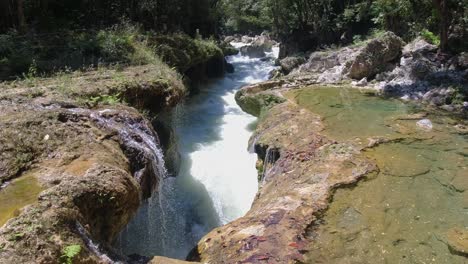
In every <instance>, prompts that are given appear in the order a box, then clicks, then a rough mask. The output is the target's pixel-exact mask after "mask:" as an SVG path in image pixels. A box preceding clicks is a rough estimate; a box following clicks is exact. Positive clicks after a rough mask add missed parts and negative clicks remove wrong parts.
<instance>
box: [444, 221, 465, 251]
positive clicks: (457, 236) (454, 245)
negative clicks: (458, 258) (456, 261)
mask: <svg viewBox="0 0 468 264" xmlns="http://www.w3.org/2000/svg"><path fill="white" fill-rule="evenodd" d="M447 244H448V246H449V248H450V250H451V251H452V252H453V253H454V254H457V255H462V256H466V257H468V231H467V230H466V229H461V228H453V229H451V230H449V231H448V232H447Z"/></svg>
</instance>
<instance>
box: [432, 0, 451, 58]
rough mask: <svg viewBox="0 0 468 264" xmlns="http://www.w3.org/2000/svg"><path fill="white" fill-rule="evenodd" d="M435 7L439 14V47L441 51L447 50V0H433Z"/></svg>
mask: <svg viewBox="0 0 468 264" xmlns="http://www.w3.org/2000/svg"><path fill="white" fill-rule="evenodd" d="M433 3H434V6H435V9H436V11H437V13H438V15H439V19H440V21H439V34H440V46H439V49H440V51H442V52H446V51H448V48H449V47H448V28H449V22H448V8H447V0H433Z"/></svg>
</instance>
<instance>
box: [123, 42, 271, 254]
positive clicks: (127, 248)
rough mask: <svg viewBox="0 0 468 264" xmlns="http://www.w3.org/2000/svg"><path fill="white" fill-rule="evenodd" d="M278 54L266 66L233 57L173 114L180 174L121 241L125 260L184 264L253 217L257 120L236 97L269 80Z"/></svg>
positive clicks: (170, 179)
mask: <svg viewBox="0 0 468 264" xmlns="http://www.w3.org/2000/svg"><path fill="white" fill-rule="evenodd" d="M234 46H235V47H240V46H242V45H241V44H239V43H234ZM277 54H278V48H274V49H273V51H272V52H270V53H268V54H267V56H268V58H263V59H258V58H249V57H246V56H242V55H241V54H238V55H235V56H230V57H228V58H227V60H228V62H230V63H232V64H233V65H234V67H235V72H234V73H231V74H227V75H226V76H225V77H223V78H220V79H216V80H211V81H210V82H208V83H206V84H205V85H203V86H202V87H200V91H199V92H198V93H197V94H196V95H194V96H192V97H191V98H190V100H188V102H187V103H186V104H184V105H180V106H178V107H176V109H175V110H174V113H173V123H174V124H173V128H174V130H175V131H176V136H177V138H178V140H177V142H178V150H179V152H180V155H181V164H180V169H179V174H178V175H177V177H175V178H174V177H168V178H165V179H163V181H162V183H161V185H160V189H159V195H155V196H153V197H152V198H151V199H150V200H149V201H146V202H145V204H143V206H142V207H141V208H140V210H139V212H138V213H137V216H136V217H135V218H134V219H133V220H132V222H131V223H130V224H129V225H128V226H127V228H126V230H124V231H123V232H122V234H121V237H120V238H119V239H118V241H117V242H116V247H117V248H119V249H120V250H121V253H123V254H126V255H130V254H135V253H136V254H139V255H146V256H154V255H163V256H168V257H173V258H180V259H184V258H185V257H186V256H187V254H188V253H189V252H190V250H192V249H193V247H194V246H195V245H196V243H197V242H198V241H199V240H200V239H201V238H202V237H203V236H204V235H205V234H206V233H208V232H209V231H211V230H212V229H213V228H215V227H217V226H220V225H223V224H226V223H227V222H229V221H232V220H234V219H236V218H238V217H241V216H242V215H244V214H245V213H246V212H247V211H248V210H249V208H250V206H251V204H252V202H253V199H254V197H255V194H256V192H257V189H258V183H257V171H256V169H255V162H256V155H255V154H253V153H251V152H249V151H248V139H249V137H250V136H251V134H252V127H253V125H254V124H255V122H256V118H255V117H253V116H250V115H248V114H246V113H244V112H243V111H242V110H241V109H240V107H239V106H238V105H237V104H236V101H235V93H236V91H237V90H238V89H240V87H242V86H243V85H246V84H251V83H256V82H260V81H264V80H267V79H268V75H269V72H270V71H271V70H273V69H274V66H273V64H274V59H275V56H276V55H277Z"/></svg>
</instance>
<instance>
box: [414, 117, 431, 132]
mask: <svg viewBox="0 0 468 264" xmlns="http://www.w3.org/2000/svg"><path fill="white" fill-rule="evenodd" d="M416 125H417V126H418V127H420V128H422V129H424V130H432V122H431V120H429V119H422V120H419V121H418V122H417V123H416Z"/></svg>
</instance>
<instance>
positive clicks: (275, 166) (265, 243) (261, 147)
mask: <svg viewBox="0 0 468 264" xmlns="http://www.w3.org/2000/svg"><path fill="white" fill-rule="evenodd" d="M321 127H322V124H321V121H320V117H319V116H317V115H314V114H312V113H310V112H308V111H307V110H304V109H300V108H298V107H297V106H295V105H293V104H291V103H288V102H286V103H283V104H279V105H277V106H274V107H273V108H271V110H269V111H268V112H267V113H266V116H265V117H264V118H263V119H262V121H261V123H260V124H259V127H258V128H257V130H256V132H255V135H254V136H253V139H254V141H253V142H252V144H254V145H255V149H256V152H257V153H258V154H259V158H260V159H262V160H263V163H264V165H263V169H264V171H263V173H262V174H261V178H260V182H261V188H260V190H259V192H258V194H257V197H256V199H255V201H254V204H253V206H252V209H251V210H250V211H249V212H248V213H247V214H246V216H244V217H242V218H240V219H238V220H236V221H234V222H232V223H229V224H228V225H226V226H223V227H220V228H217V229H215V230H213V231H212V232H211V233H209V234H208V235H207V236H205V237H204V238H203V239H202V240H201V241H200V242H199V244H198V252H199V255H200V259H201V262H207V263H263V262H268V263H294V262H295V261H301V260H303V253H304V252H305V250H306V249H307V248H308V246H309V243H310V242H311V241H310V240H309V239H307V238H306V237H305V233H306V230H307V228H308V227H309V226H310V225H311V224H312V223H313V222H314V221H315V220H317V217H318V215H319V214H320V213H321V212H322V211H323V210H324V209H326V207H327V204H328V200H329V198H330V197H331V195H332V193H333V191H334V189H335V188H338V187H339V186H343V185H347V184H351V183H353V182H355V181H357V180H358V179H359V178H361V177H363V176H364V175H366V174H367V173H369V172H371V171H374V170H375V169H376V168H375V166H374V165H373V164H372V163H371V162H370V161H369V160H367V159H366V158H365V157H363V156H362V155H361V154H359V151H358V150H357V149H356V148H355V147H353V146H352V145H349V144H344V143H336V142H334V141H332V140H329V139H327V138H326V137H324V136H322V135H320V130H321ZM273 151H274V153H276V154H272V153H273ZM273 156H274V158H271V157H273ZM279 186H281V187H279Z"/></svg>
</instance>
